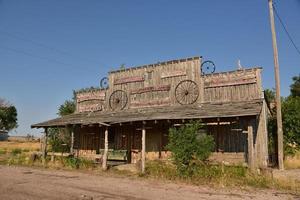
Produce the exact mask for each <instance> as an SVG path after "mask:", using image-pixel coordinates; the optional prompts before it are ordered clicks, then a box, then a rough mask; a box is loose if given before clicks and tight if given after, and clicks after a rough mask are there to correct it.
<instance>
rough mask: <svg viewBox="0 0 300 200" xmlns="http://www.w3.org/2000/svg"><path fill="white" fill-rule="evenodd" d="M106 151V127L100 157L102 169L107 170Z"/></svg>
mask: <svg viewBox="0 0 300 200" xmlns="http://www.w3.org/2000/svg"><path fill="white" fill-rule="evenodd" d="M107 153H108V128H107V127H106V129H105V132H104V153H103V157H102V169H103V170H107Z"/></svg>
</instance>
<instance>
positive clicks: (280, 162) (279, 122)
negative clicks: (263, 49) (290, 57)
mask: <svg viewBox="0 0 300 200" xmlns="http://www.w3.org/2000/svg"><path fill="white" fill-rule="evenodd" d="M269 11H270V24H271V31H272V44H273V54H274V71H275V84H276V118H277V138H278V139H277V140H278V168H279V169H280V170H283V169H284V166H283V131H282V116H281V97H280V76H279V62H278V50H277V41H276V32H275V23H274V13H273V0H269Z"/></svg>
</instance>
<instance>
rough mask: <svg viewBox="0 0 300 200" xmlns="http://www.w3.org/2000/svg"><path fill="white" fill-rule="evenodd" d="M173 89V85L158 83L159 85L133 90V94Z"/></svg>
mask: <svg viewBox="0 0 300 200" xmlns="http://www.w3.org/2000/svg"><path fill="white" fill-rule="evenodd" d="M170 89H171V85H158V86H150V87H144V88H139V89H136V90H132V91H131V94H142V93H146V92H158V91H169V90H170Z"/></svg>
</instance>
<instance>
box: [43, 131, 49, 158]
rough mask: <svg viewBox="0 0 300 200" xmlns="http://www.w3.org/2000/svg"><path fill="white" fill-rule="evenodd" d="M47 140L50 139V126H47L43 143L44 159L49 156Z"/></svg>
mask: <svg viewBox="0 0 300 200" xmlns="http://www.w3.org/2000/svg"><path fill="white" fill-rule="evenodd" d="M47 141H48V128H45V133H44V144H43V160H45V159H46V157H47Z"/></svg>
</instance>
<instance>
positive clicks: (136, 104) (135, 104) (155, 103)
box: [130, 98, 171, 108]
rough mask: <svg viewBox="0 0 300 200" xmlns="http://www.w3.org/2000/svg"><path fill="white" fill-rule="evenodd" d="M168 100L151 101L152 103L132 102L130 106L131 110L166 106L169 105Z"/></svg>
mask: <svg viewBox="0 0 300 200" xmlns="http://www.w3.org/2000/svg"><path fill="white" fill-rule="evenodd" d="M170 103H171V101H170V98H166V99H162V100H152V101H142V102H140V101H132V102H131V104H130V107H131V108H140V107H153V106H166V105H170Z"/></svg>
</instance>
